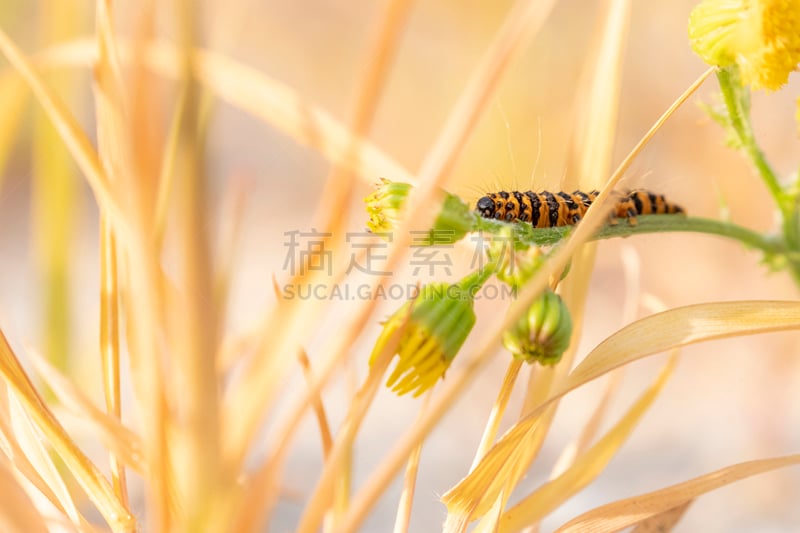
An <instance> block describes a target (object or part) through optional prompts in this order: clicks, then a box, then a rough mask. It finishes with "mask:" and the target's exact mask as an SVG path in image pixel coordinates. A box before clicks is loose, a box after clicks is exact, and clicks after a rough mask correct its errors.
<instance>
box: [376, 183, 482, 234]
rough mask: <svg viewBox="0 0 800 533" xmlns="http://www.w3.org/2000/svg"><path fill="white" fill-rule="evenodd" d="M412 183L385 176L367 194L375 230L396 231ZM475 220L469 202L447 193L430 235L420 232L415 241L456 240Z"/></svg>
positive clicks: (379, 231) (383, 231)
mask: <svg viewBox="0 0 800 533" xmlns="http://www.w3.org/2000/svg"><path fill="white" fill-rule="evenodd" d="M411 189H412V186H411V185H410V184H408V183H399V182H393V181H389V180H387V179H381V184H380V185H379V186H378V190H377V191H375V192H374V193H372V194H371V195H369V196H367V197H366V198H365V199H364V201H365V202H366V204H367V213H368V214H369V220H368V221H367V227H368V228H369V229H370V230H371V231H373V232H375V233H390V232H392V231H394V230H395V229H396V228H397V227H398V226H399V225H400V221H401V219H402V210H403V207H404V205H405V202H406V199H407V198H408V195H409V193H410V192H411ZM474 224H475V214H474V213H473V212H472V211H471V210H470V208H469V205H467V204H466V203H464V202H463V201H462V200H461V199H460V198H459V197H458V196H455V195H453V194H450V193H445V198H444V202H443V204H442V210H441V211H440V213H439V216H438V217H437V218H436V221H435V222H434V224H433V227H432V228H431V229H430V230H428V232H427V235H423V236H422V237H420V236H418V235H416V236H415V237H414V244H415V245H418V246H431V245H436V244H453V243H454V242H457V241H459V240H461V239H463V238H464V236H465V235H466V234H467V233H469V232H470V231H472V229H473V226H474Z"/></svg>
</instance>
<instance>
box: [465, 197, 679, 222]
mask: <svg viewBox="0 0 800 533" xmlns="http://www.w3.org/2000/svg"><path fill="white" fill-rule="evenodd" d="M598 194H599V192H598V191H589V192H581V191H575V192H573V193H572V194H570V193H566V192H557V193H552V192H548V191H542V192H539V193H535V192H532V191H526V192H519V191H511V192H506V191H500V192H498V193H489V194H487V195H486V196H484V197H482V198H480V199H479V200H478V202H477V204H476V211H477V212H478V214H479V215H481V216H482V217H484V218H494V219H497V220H505V221H506V222H513V221H516V220H519V221H522V222H528V223H530V224H531V225H532V226H533V227H534V228H553V227H556V226H572V225H574V224H577V223H578V222H579V221H580V220H581V218H583V215H584V214H585V213H586V210H587V209H589V206H591V205H592V202H594V200H595V199H596V198H597V195H598ZM684 212H685V211H684V210H683V208H682V207H681V206H679V205H676V204H673V203H671V202H669V201H667V199H666V198H664V195H663V194H655V193H652V192H650V191H646V190H644V189H636V190H633V191H630V192H628V193H627V194H622V195H619V198H618V199H617V204H616V206H615V207H614V210H613V211H612V212H611V221H610V222H611V224H616V223H617V219H618V218H626V219H627V220H628V223H629V224H631V225H632V226H635V225H636V216H637V215H661V214H677V213H684Z"/></svg>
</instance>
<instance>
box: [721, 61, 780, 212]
mask: <svg viewBox="0 0 800 533" xmlns="http://www.w3.org/2000/svg"><path fill="white" fill-rule="evenodd" d="M717 79H718V80H719V86H720V89H721V90H722V96H723V98H724V100H725V106H726V107H727V109H728V119H729V124H730V127H731V129H732V130H733V132H734V133H735V134H736V137H737V140H738V141H739V143H741V148H742V149H743V150H744V152H745V154H746V155H747V157H749V158H750V161H751V162H752V163H753V165H754V166H755V168H756V171H757V172H758V174H759V175H760V176H761V179H762V180H764V184H765V185H766V186H767V189H768V190H769V192H770V194H771V195H772V197H773V198H774V199H775V202H776V203H777V204H778V208H779V209H780V211H781V214H782V215H783V219H784V221H785V220H788V219H789V216H788V215H789V213H790V205H789V202H788V200H789V199H788V197H787V195H786V193H785V192H784V190H783V188H782V187H781V185H780V183H779V181H778V177H777V176H776V175H775V172H774V171H773V170H772V167H770V165H769V163H768V162H767V160H766V158H765V157H764V153H763V152H762V151H761V149H760V148H759V147H758V144H757V143H756V140H755V135H754V134H753V126H752V123H751V122H750V93H749V90H748V89H746V88H745V87H743V86H742V84H741V83H740V81H739V76H738V73H737V72H736V71H735V70H733V69H732V68H722V69H719V70H718V71H717Z"/></svg>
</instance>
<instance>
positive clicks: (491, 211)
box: [475, 196, 500, 218]
mask: <svg viewBox="0 0 800 533" xmlns="http://www.w3.org/2000/svg"><path fill="white" fill-rule="evenodd" d="M475 210H476V211H477V212H478V214H479V215H480V216H482V217H483V218H499V215H500V213H498V212H497V208H496V207H495V202H494V199H493V198H491V197H490V196H484V197H483V198H481V199H479V200H478V203H477V204H475Z"/></svg>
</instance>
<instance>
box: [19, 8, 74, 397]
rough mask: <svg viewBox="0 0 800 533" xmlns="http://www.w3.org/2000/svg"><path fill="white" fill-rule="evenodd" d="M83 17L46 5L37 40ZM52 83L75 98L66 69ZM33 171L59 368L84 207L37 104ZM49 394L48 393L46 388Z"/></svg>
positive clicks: (48, 338)
mask: <svg viewBox="0 0 800 533" xmlns="http://www.w3.org/2000/svg"><path fill="white" fill-rule="evenodd" d="M78 25H79V19H78V18H77V17H75V16H74V13H73V8H72V7H71V6H69V5H68V4H67V3H56V4H53V5H52V6H50V9H46V10H43V11H42V12H41V17H40V26H39V27H40V32H41V34H40V35H39V39H40V40H41V41H42V42H52V41H59V40H61V39H64V38H66V37H67V36H68V35H70V34H74V33H75V32H76V31H77V30H78ZM48 83H49V84H50V85H51V87H54V88H55V89H56V90H57V91H58V93H59V95H60V96H61V97H62V98H63V99H64V100H65V101H70V100H74V97H75V88H76V87H75V83H74V79H73V78H72V76H71V75H70V74H68V73H64V72H54V73H50V74H49V76H48ZM33 126H34V127H33V139H32V153H33V165H32V166H33V172H32V181H31V202H32V206H31V211H32V224H33V228H34V232H33V236H34V250H35V257H36V266H37V267H38V270H39V273H40V276H41V278H40V281H41V286H42V288H43V290H42V298H43V302H42V308H43V309H44V321H43V324H42V326H43V328H44V329H43V331H42V333H43V335H44V339H45V348H44V353H45V355H46V356H47V357H48V358H49V359H50V361H52V362H53V364H54V365H55V366H56V367H57V368H60V369H61V370H66V369H67V367H68V365H69V360H70V357H71V356H70V345H71V337H72V335H71V331H72V328H71V320H72V317H71V313H70V301H71V296H70V278H71V268H70V267H71V264H72V261H71V251H72V250H73V249H74V246H73V245H74V240H75V224H76V217H77V216H78V210H79V208H80V201H79V200H80V195H79V194H78V187H77V183H78V182H77V180H76V179H75V176H74V172H73V167H72V166H71V165H70V155H69V152H68V151H67V150H66V149H65V147H64V145H63V143H61V142H60V141H59V133H58V131H57V130H56V129H55V128H54V126H53V124H52V123H51V122H50V121H49V119H48V118H47V114H46V112H43V111H42V110H41V109H38V108H37V109H36V111H35V114H34V123H33ZM45 394H49V392H47V391H46V392H45Z"/></svg>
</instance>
